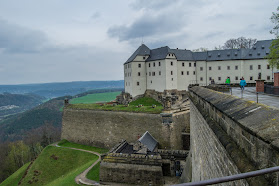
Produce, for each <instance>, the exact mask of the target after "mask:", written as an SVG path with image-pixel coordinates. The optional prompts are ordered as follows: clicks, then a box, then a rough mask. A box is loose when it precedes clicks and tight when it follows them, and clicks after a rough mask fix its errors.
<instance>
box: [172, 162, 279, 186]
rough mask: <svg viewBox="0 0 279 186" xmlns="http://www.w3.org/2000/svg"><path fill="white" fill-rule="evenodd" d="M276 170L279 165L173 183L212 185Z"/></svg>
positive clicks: (189, 185) (196, 185) (195, 185)
mask: <svg viewBox="0 0 279 186" xmlns="http://www.w3.org/2000/svg"><path fill="white" fill-rule="evenodd" d="M277 171H279V166H277V167H272V168H266V169H261V170H257V171H252V172H246V173H241V174H235V175H231V176H225V177H220V178H213V179H210V180H203V181H198V182H190V183H182V184H177V185H174V186H202V185H213V184H218V183H225V182H230V181H236V180H241V179H245V178H250V177H255V176H260V175H263V174H269V173H273V172H277Z"/></svg>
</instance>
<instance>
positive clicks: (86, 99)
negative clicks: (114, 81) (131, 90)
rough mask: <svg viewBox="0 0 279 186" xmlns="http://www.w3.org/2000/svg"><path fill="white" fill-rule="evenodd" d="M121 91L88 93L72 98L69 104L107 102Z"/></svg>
mask: <svg viewBox="0 0 279 186" xmlns="http://www.w3.org/2000/svg"><path fill="white" fill-rule="evenodd" d="M120 93H121V92H120V91H119V92H105V93H96V94H88V95H86V96H82V97H79V98H74V99H71V100H70V104H77V103H85V104H86V103H96V102H109V101H112V100H114V99H115V98H116V96H118V95H119V94H120Z"/></svg>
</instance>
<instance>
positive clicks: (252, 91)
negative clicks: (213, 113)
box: [225, 87, 279, 108]
mask: <svg viewBox="0 0 279 186" xmlns="http://www.w3.org/2000/svg"><path fill="white" fill-rule="evenodd" d="M225 93H226V94H231V92H225ZM232 95H234V96H237V97H239V98H243V99H247V100H250V101H255V102H257V94H256V87H245V90H244V91H243V95H241V89H240V88H239V87H232ZM258 103H261V104H265V105H268V106H272V107H276V108H279V96H274V95H270V94H265V93H258Z"/></svg>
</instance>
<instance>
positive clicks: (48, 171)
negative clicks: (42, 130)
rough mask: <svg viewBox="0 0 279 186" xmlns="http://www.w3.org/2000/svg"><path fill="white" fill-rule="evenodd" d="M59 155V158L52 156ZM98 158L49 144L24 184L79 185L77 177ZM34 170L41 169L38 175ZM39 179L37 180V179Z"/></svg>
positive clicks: (29, 172) (32, 167)
mask: <svg viewBox="0 0 279 186" xmlns="http://www.w3.org/2000/svg"><path fill="white" fill-rule="evenodd" d="M53 155H54V156H55V157H57V160H55V159H54V158H52V157H51V156H53ZM97 159H98V156H96V155H94V154H91V153H87V152H82V151H77V150H72V149H66V148H61V147H60V148H59V147H53V146H47V147H46V148H45V149H44V150H43V152H42V153H41V154H40V155H39V157H38V158H37V159H36V160H35V161H34V163H33V164H32V166H31V168H30V169H29V171H28V174H27V175H26V177H25V178H24V179H23V181H22V185H30V184H29V183H28V181H30V180H31V181H32V185H77V184H76V183H75V180H74V179H75V177H76V176H77V175H79V174H80V173H81V172H82V171H84V170H85V169H86V168H88V167H89V166H90V165H91V164H92V163H94V162H95V161H96V160H97ZM34 171H39V175H36V174H35V172H34ZM35 180H37V181H35Z"/></svg>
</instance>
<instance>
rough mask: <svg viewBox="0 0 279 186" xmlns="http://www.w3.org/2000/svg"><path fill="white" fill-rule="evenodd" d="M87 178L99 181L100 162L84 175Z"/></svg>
mask: <svg viewBox="0 0 279 186" xmlns="http://www.w3.org/2000/svg"><path fill="white" fill-rule="evenodd" d="M86 178H87V179H90V180H94V181H97V182H99V181H100V162H99V163H97V164H96V165H95V166H94V167H93V168H92V169H91V170H90V171H89V172H88V173H87V175H86Z"/></svg>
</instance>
